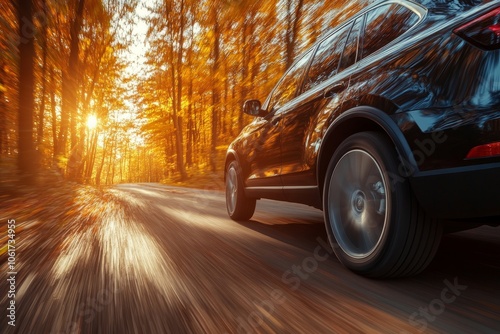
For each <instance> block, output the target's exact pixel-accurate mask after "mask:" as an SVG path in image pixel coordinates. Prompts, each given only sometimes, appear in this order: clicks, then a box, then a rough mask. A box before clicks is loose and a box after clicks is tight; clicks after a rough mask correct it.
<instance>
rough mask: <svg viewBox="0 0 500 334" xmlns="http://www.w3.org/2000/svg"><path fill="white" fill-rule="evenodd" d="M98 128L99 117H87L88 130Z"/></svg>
mask: <svg viewBox="0 0 500 334" xmlns="http://www.w3.org/2000/svg"><path fill="white" fill-rule="evenodd" d="M96 126H97V117H96V116H95V115H89V116H88V117H87V128H89V129H95V127H96Z"/></svg>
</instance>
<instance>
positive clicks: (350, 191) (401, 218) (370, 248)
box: [323, 132, 442, 277]
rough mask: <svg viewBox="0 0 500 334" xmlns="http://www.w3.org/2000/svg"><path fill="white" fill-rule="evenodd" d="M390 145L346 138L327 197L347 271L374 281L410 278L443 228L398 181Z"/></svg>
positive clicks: (362, 136)
mask: <svg viewBox="0 0 500 334" xmlns="http://www.w3.org/2000/svg"><path fill="white" fill-rule="evenodd" d="M398 167H399V159H398V155H397V152H396V150H395V148H394V145H393V144H392V142H390V141H389V140H388V139H387V138H386V137H384V136H383V135H381V134H379V133H376V132H362V133H358V134H355V135H352V136H350V137H349V138H347V139H346V140H345V141H344V142H343V143H342V144H341V145H340V146H339V147H338V149H337V150H336V151H335V153H334V155H333V157H332V159H331V161H330V164H329V166H328V170H327V174H326V178H325V183H324V195H323V201H324V202H323V205H324V206H323V207H324V213H325V223H326V229H327V232H328V236H329V239H330V243H331V245H332V248H333V250H334V251H335V254H336V255H337V257H338V258H339V260H340V261H341V262H342V263H343V264H344V265H345V266H346V267H348V268H349V269H351V270H353V271H354V272H357V273H359V274H362V275H365V276H370V277H396V276H409V275H414V274H417V273H419V272H421V271H422V270H423V269H424V268H425V267H426V266H427V265H428V264H429V263H430V261H431V260H432V258H433V256H434V254H435V252H436V249H437V246H438V245H439V242H440V239H441V234H442V228H441V225H440V223H439V221H437V220H435V219H432V218H431V217H429V216H427V215H426V214H425V213H424V212H423V210H422V209H421V208H420V206H419V204H418V202H417V201H416V199H415V197H414V195H413V193H412V191H411V189H410V185H409V182H408V181H407V180H406V179H402V178H400V177H395V176H397V175H398V174H397V173H398V170H399V169H398Z"/></svg>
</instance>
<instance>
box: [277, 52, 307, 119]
mask: <svg viewBox="0 0 500 334" xmlns="http://www.w3.org/2000/svg"><path fill="white" fill-rule="evenodd" d="M311 55H312V51H310V52H308V53H307V54H306V55H305V56H304V57H302V58H301V59H300V60H299V61H297V62H296V63H295V64H294V65H292V67H290V69H289V70H288V72H287V73H286V74H285V76H284V77H283V79H281V81H280V82H279V83H278V86H276V88H275V89H274V91H273V95H272V96H271V99H270V101H269V106H268V108H267V110H269V111H272V110H273V109H277V108H280V107H281V106H282V105H284V104H285V103H287V102H288V101H290V100H291V99H293V98H294V97H295V94H296V93H297V88H298V87H299V85H300V83H301V79H302V74H303V73H304V68H305V67H306V65H307V63H308V62H309V58H311Z"/></svg>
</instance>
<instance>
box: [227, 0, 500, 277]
mask: <svg viewBox="0 0 500 334" xmlns="http://www.w3.org/2000/svg"><path fill="white" fill-rule="evenodd" d="M243 111H244V112H245V113H247V114H249V115H253V116H255V120H254V121H253V122H252V123H251V124H249V125H248V126H247V127H246V128H245V129H244V130H243V131H242V133H241V134H240V135H239V136H238V137H237V138H236V139H235V140H234V141H233V142H232V144H231V145H230V146H229V148H228V151H227V158H226V164H225V179H226V203H227V211H228V213H229V216H230V217H231V218H232V219H234V220H247V219H250V218H251V216H252V215H253V213H254V210H255V202H256V200H257V199H260V198H270V199H277V200H284V201H291V202H299V203H304V204H308V205H312V206H315V207H317V208H321V209H322V210H323V211H324V216H325V225H326V230H327V232H328V236H329V239H330V243H331V245H332V248H333V250H334V251H335V254H336V255H337V257H338V258H339V260H340V261H341V262H342V263H343V264H344V265H345V266H347V267H348V268H350V269H351V270H353V271H355V272H357V273H359V274H363V275H366V276H371V277H394V276H408V275H414V274H417V273H419V272H421V271H422V270H423V269H424V268H425V267H426V266H427V265H428V264H429V262H430V261H431V260H432V258H433V256H434V254H435V252H436V249H437V247H438V244H439V241H440V239H441V235H442V232H443V221H445V220H446V221H448V220H457V221H461V222H464V221H465V222H467V219H471V218H474V221H475V222H478V221H481V219H482V218H485V217H488V219H489V221H491V222H492V223H494V224H496V223H497V222H498V221H500V219H498V218H499V217H500V6H499V2H498V1H474V0H456V1H426V0H423V1H420V2H419V3H415V2H411V1H384V2H380V3H377V4H375V5H372V6H370V7H368V8H366V9H364V10H363V11H361V12H359V13H358V14H356V15H354V16H353V17H352V18H351V19H349V21H347V22H345V23H344V24H342V25H341V26H339V27H337V28H335V30H333V31H332V32H331V33H330V34H329V35H328V36H326V37H325V38H323V39H321V40H320V41H319V42H318V43H316V44H315V45H314V46H313V47H312V48H310V49H309V50H308V51H306V52H305V53H304V54H303V55H301V56H300V57H299V58H298V59H297V61H296V62H295V63H294V64H293V65H292V66H291V67H290V68H289V69H288V70H287V72H286V74H285V75H284V76H283V77H282V78H281V80H280V81H279V82H278V84H277V85H276V86H275V88H274V89H273V90H272V91H271V93H270V95H269V97H268V98H267V99H266V101H265V102H264V103H263V104H262V105H261V103H260V102H259V101H258V100H249V101H246V102H245V104H244V106H243Z"/></svg>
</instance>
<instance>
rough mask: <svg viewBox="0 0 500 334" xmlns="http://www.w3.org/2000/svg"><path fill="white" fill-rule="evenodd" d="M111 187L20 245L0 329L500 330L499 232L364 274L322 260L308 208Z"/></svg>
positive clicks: (451, 241) (148, 187)
mask: <svg viewBox="0 0 500 334" xmlns="http://www.w3.org/2000/svg"><path fill="white" fill-rule="evenodd" d="M108 192H109V194H108V195H106V196H107V197H106V198H107V201H104V202H102V203H100V202H99V203H96V202H94V203H85V204H83V205H82V207H81V208H80V211H79V212H78V213H77V214H78V217H79V218H78V219H75V221H74V222H73V224H71V225H69V226H68V228H67V229H66V230H65V231H63V232H57V233H56V232H52V231H51V230H50V228H47V229H45V230H43V232H39V233H25V237H23V240H21V241H19V242H18V244H19V245H21V246H20V247H24V249H21V250H20V253H19V255H18V260H17V261H18V267H19V269H18V278H17V282H16V290H17V291H16V312H15V314H16V321H15V324H16V326H15V327H13V326H10V325H8V324H7V321H9V319H8V318H6V317H5V316H2V319H1V320H0V324H1V325H2V328H1V329H0V331H1V332H2V333H30V334H31V333H54V334H60V333H141V334H142V333H144V334H149V333H175V334H178V333H217V334H218V333H436V332H440V333H495V332H496V333H499V331H500V284H499V283H500V251H499V250H500V228H493V227H481V228H479V229H475V230H471V231H466V232H460V233H455V234H450V235H447V236H446V237H445V238H444V239H443V242H442V244H441V247H440V249H439V251H438V253H437V256H436V258H435V260H434V261H433V262H432V264H431V265H430V267H429V268H428V269H427V270H426V271H425V272H424V273H423V274H421V275H419V276H417V277H413V278H406V279H397V280H370V279H365V278H363V277H359V276H357V275H355V274H353V273H351V272H349V271H348V270H346V269H345V268H344V267H343V266H342V265H341V264H340V262H339V261H338V260H337V259H336V258H335V256H334V255H333V254H331V249H330V248H329V246H328V245H327V237H326V233H325V231H324V227H323V218H322V212H321V211H318V210H315V209H313V208H309V207H306V206H302V205H295V204H288V203H281V202H275V201H267V200H263V201H258V204H257V210H256V214H255V216H254V217H253V218H252V220H251V221H249V222H245V223H236V222H233V221H231V220H230V219H228V217H227V214H226V210H225V204H224V194H223V193H222V192H219V191H206V190H196V189H187V188H175V187H167V186H162V185H159V184H129V185H120V186H117V187H115V188H114V189H112V190H109V191H108ZM30 224H32V225H34V226H32V227H31V228H33V229H35V227H36V225H37V224H38V225H40V226H41V224H40V222H36V221H34V222H31V223H30ZM40 228H41V227H40ZM40 231H42V230H40ZM41 238H43V240H42V241H40V239H41ZM36 240H38V242H43V243H44V244H46V245H47V247H49V246H50V247H51V248H50V249H52V250H53V251H52V253H51V254H44V253H43V252H37V249H30V245H31V244H33V243H35V241H36ZM2 268H4V267H2ZM5 295H6V294H2V296H0V297H1V298H2V299H1V301H2V306H3V305H6V304H5V302H6V298H5ZM2 309H3V310H4V311H3V313H5V307H2Z"/></svg>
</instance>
